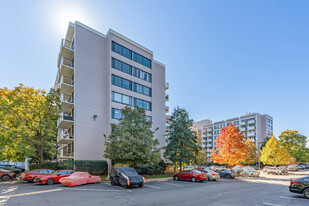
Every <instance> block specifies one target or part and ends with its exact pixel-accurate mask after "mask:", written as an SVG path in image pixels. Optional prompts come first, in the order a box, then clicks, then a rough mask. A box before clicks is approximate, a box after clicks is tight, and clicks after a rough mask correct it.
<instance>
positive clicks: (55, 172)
mask: <svg viewBox="0 0 309 206" xmlns="http://www.w3.org/2000/svg"><path fill="white" fill-rule="evenodd" d="M59 172H60V171H54V172H52V173H50V174H53V175H56V174H58V173H59Z"/></svg>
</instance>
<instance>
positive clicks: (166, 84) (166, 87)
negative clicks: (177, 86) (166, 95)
mask: <svg viewBox="0 0 309 206" xmlns="http://www.w3.org/2000/svg"><path fill="white" fill-rule="evenodd" d="M168 88H169V83H167V82H165V90H168Z"/></svg>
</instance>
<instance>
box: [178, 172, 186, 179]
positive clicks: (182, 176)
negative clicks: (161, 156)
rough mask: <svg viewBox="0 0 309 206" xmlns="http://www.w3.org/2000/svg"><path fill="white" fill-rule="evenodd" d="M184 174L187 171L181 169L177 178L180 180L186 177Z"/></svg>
mask: <svg viewBox="0 0 309 206" xmlns="http://www.w3.org/2000/svg"><path fill="white" fill-rule="evenodd" d="M186 175H187V171H182V172H181V173H180V175H179V177H178V178H179V179H180V180H185V179H186Z"/></svg>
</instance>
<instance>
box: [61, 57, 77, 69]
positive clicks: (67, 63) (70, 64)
mask: <svg viewBox="0 0 309 206" xmlns="http://www.w3.org/2000/svg"><path fill="white" fill-rule="evenodd" d="M60 65H65V66H68V67H72V68H74V61H73V60H72V59H68V58H65V57H62V58H61V62H60Z"/></svg>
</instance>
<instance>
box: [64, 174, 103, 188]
mask: <svg viewBox="0 0 309 206" xmlns="http://www.w3.org/2000/svg"><path fill="white" fill-rule="evenodd" d="M100 181H101V177H99V176H92V175H90V174H89V173H88V172H75V173H74V174H72V175H70V177H64V178H61V179H60V181H59V182H60V183H61V184H63V185H67V186H69V187H74V186H77V185H84V184H89V183H98V182H100Z"/></svg>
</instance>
